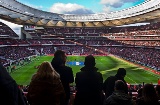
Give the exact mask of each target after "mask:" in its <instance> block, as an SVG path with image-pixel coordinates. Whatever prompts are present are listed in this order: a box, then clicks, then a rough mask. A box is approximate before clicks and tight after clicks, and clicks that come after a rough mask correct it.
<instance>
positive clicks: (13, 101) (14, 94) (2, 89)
mask: <svg viewBox="0 0 160 105" xmlns="http://www.w3.org/2000/svg"><path fill="white" fill-rule="evenodd" d="M0 97H1V101H0V104H1V105H26V104H27V103H26V102H25V98H24V96H23V94H22V91H21V90H20V89H19V88H18V85H17V84H16V82H15V80H14V79H13V78H12V77H11V76H10V75H9V73H8V72H7V71H6V69H5V68H4V67H3V65H2V64H1V63H0Z"/></svg>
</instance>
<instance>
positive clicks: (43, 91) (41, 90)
mask: <svg viewBox="0 0 160 105" xmlns="http://www.w3.org/2000/svg"><path fill="white" fill-rule="evenodd" d="M27 99H28V102H29V104H30V105H63V102H64V99H65V92H64V89H63V86H62V83H61V81H60V79H55V80H54V81H51V80H47V79H46V80H45V79H43V80H34V79H33V80H32V81H31V83H30V85H29V88H28V94H27Z"/></svg>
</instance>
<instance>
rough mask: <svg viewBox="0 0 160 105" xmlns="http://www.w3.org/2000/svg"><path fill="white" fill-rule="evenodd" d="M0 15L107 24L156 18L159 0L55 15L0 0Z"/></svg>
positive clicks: (21, 20) (47, 22)
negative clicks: (96, 11)
mask: <svg viewBox="0 0 160 105" xmlns="http://www.w3.org/2000/svg"><path fill="white" fill-rule="evenodd" d="M0 18H2V19H5V20H7V21H10V22H13V23H16V24H19V25H25V24H26V25H29V24H30V25H36V26H47V27H53V26H60V27H107V26H108V27H110V26H121V25H127V24H132V23H139V22H146V21H150V20H156V19H158V18H160V0H148V1H145V2H143V3H142V4H139V5H136V6H133V7H130V8H127V9H124V10H120V11H115V12H110V13H101V14H87V15H86V14H85V15H83V14H82V15H74V14H57V13H50V12H46V11H42V10H38V9H35V8H32V7H29V6H27V5H24V4H22V3H20V2H18V1H16V0H0Z"/></svg>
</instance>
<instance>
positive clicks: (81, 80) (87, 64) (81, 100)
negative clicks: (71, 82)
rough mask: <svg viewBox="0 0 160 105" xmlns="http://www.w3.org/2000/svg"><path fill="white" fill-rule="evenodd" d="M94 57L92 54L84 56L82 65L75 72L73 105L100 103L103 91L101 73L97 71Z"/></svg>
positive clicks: (95, 104) (100, 104) (94, 104)
mask: <svg viewBox="0 0 160 105" xmlns="http://www.w3.org/2000/svg"><path fill="white" fill-rule="evenodd" d="M95 64H96V63H95V58H94V57H93V56H92V55H88V56H86V57H85V61H84V67H82V68H81V69H80V70H81V71H80V72H77V73H76V78H75V84H76V95H75V100H74V105H102V104H103V93H102V85H103V78H102V74H101V73H99V72H97V70H98V69H97V68H96V67H95Z"/></svg>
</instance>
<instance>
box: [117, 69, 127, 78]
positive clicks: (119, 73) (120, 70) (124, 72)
mask: <svg viewBox="0 0 160 105" xmlns="http://www.w3.org/2000/svg"><path fill="white" fill-rule="evenodd" d="M116 75H118V76H121V77H125V75H126V70H125V69H124V68H119V69H118V71H117V74H116Z"/></svg>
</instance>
